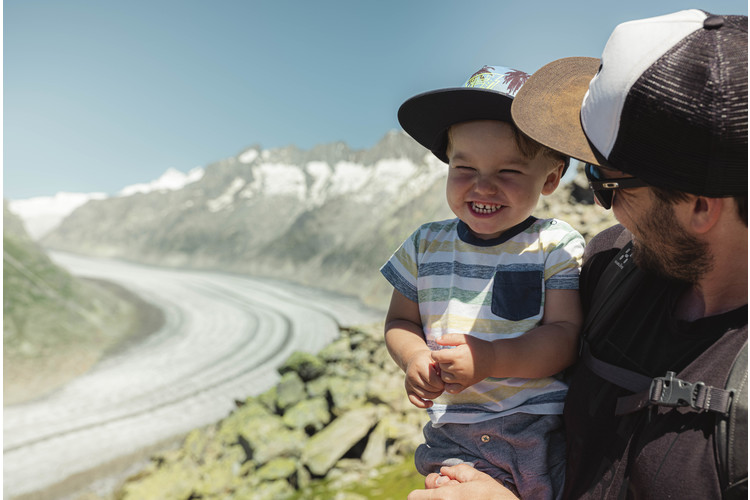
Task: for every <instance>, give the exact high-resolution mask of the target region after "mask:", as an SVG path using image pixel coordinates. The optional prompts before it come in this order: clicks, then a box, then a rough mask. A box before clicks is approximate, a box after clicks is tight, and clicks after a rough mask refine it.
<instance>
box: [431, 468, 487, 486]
mask: <svg viewBox="0 0 750 500" xmlns="http://www.w3.org/2000/svg"><path fill="white" fill-rule="evenodd" d="M440 474H441V475H443V476H446V477H449V478H450V479H455V480H456V481H458V482H460V483H465V482H467V481H473V480H475V479H479V478H480V477H483V476H484V475H485V474H484V473H483V472H479V471H478V470H476V469H475V468H474V467H472V466H471V465H467V464H458V465H451V466H444V467H441V468H440Z"/></svg>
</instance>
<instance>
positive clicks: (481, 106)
mask: <svg viewBox="0 0 750 500" xmlns="http://www.w3.org/2000/svg"><path fill="white" fill-rule="evenodd" d="M528 78H529V74H528V73H524V72H523V71H519V70H517V69H511V68H506V67H505V66H484V67H483V68H482V69H480V70H479V71H477V72H476V73H474V74H473V75H471V77H470V78H469V79H468V80H467V81H466V83H464V84H463V86H461V87H452V88H447V89H440V90H431V91H429V92H425V93H423V94H419V95H416V96H414V97H412V98H410V99H408V100H407V101H406V102H404V103H403V104H402V105H401V107H400V108H399V110H398V121H399V123H400V124H401V126H402V127H403V129H404V130H405V131H406V133H407V134H409V135H410V136H412V137H413V138H414V139H415V140H416V141H417V142H418V143H420V144H421V145H422V146H424V147H426V148H427V149H429V150H430V151H432V152H433V154H434V155H435V156H437V157H438V158H440V159H441V160H442V161H444V162H445V163H448V157H447V156H446V154H445V149H446V146H447V145H448V136H447V132H448V129H449V128H450V127H451V125H455V124H456V123H461V122H467V121H473V120H498V121H503V122H512V119H511V115H510V105H511V103H512V102H513V96H515V95H516V92H518V89H520V88H521V85H523V83H524V82H525V81H526V80H527V79H528Z"/></svg>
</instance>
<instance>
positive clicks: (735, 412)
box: [715, 341, 747, 499]
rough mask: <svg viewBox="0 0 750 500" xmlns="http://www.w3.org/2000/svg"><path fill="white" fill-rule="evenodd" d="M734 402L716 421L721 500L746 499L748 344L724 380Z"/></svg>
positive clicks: (741, 350) (744, 346) (743, 347)
mask: <svg viewBox="0 0 750 500" xmlns="http://www.w3.org/2000/svg"><path fill="white" fill-rule="evenodd" d="M727 387H728V388H731V389H733V392H734V400H733V402H732V406H731V408H730V409H729V414H728V415H726V416H720V417H719V418H718V419H717V422H716V437H715V442H716V463H717V467H718V469H719V477H720V478H721V484H722V491H723V498H726V499H735V498H743V499H746V498H747V341H745V344H744V345H743V346H742V349H740V352H739V353H738V354H737V357H736V358H735V360H734V363H733V364H732V368H731V370H730V371H729V377H728V378H727Z"/></svg>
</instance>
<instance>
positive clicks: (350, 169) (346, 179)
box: [329, 161, 372, 196]
mask: <svg viewBox="0 0 750 500" xmlns="http://www.w3.org/2000/svg"><path fill="white" fill-rule="evenodd" d="M371 173H372V170H371V169H369V168H367V167H365V166H364V165H360V164H358V163H350V162H343V161H342V162H339V163H337V164H336V166H335V167H334V171H333V176H331V187H330V189H329V195H333V196H335V195H343V194H349V193H354V192H356V191H359V190H360V189H361V188H362V187H364V186H365V184H367V181H368V180H369V178H370V175H371Z"/></svg>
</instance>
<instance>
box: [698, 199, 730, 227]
mask: <svg viewBox="0 0 750 500" xmlns="http://www.w3.org/2000/svg"><path fill="white" fill-rule="evenodd" d="M689 203H690V205H689V208H690V213H689V214H688V217H689V219H688V224H689V227H690V229H692V230H693V231H694V232H695V233H696V234H706V233H707V232H709V231H710V230H711V229H712V228H713V227H714V226H715V225H716V223H717V222H719V219H720V217H721V213H722V211H724V210H727V209H728V208H730V207H729V205H730V204H728V203H726V198H709V197H707V196H691V197H690V201H689Z"/></svg>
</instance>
